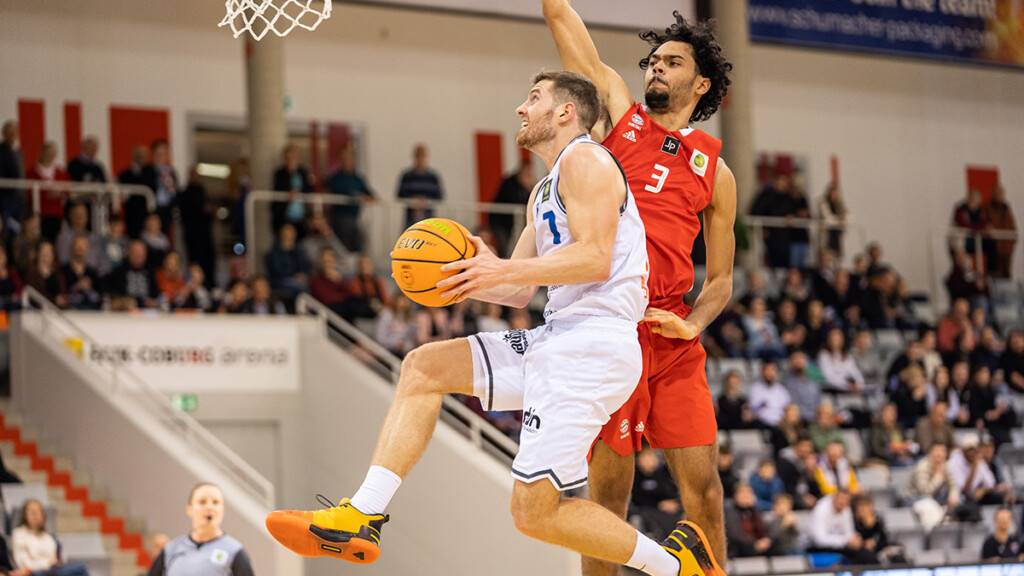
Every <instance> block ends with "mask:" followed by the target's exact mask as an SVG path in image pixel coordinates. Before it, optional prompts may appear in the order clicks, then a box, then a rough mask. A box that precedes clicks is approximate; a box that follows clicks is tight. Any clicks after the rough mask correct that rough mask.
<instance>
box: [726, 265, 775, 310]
mask: <svg viewBox="0 0 1024 576" xmlns="http://www.w3.org/2000/svg"><path fill="white" fill-rule="evenodd" d="M746 279H747V285H746V288H744V290H743V294H740V295H739V297H738V298H736V300H735V301H736V310H737V311H738V312H739V313H741V314H746V313H747V311H749V310H750V303H751V301H752V300H753V299H754V298H760V299H761V300H763V301H765V302H771V301H772V300H773V298H774V294H772V293H771V292H769V290H768V288H767V287H766V286H765V284H764V277H763V276H762V274H761V272H760V271H759V270H754V269H751V270H748V271H747V275H746Z"/></svg>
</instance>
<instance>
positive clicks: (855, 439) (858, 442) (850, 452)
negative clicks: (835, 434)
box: [843, 429, 866, 465]
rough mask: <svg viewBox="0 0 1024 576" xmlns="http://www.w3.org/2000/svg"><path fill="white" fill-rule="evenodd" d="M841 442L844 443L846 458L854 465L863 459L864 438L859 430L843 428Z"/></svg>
mask: <svg viewBox="0 0 1024 576" xmlns="http://www.w3.org/2000/svg"><path fill="white" fill-rule="evenodd" d="M843 443H844V444H846V458H847V459H849V460H850V462H852V463H853V464H854V465H857V464H860V463H861V462H863V461H864V456H865V455H866V454H865V451H864V439H863V438H862V437H861V435H860V430H850V429H844V430H843Z"/></svg>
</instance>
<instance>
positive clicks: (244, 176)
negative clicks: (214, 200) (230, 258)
mask: <svg viewBox="0 0 1024 576" xmlns="http://www.w3.org/2000/svg"><path fill="white" fill-rule="evenodd" d="M230 169H231V173H230V174H229V175H228V180H227V186H228V189H227V198H228V200H229V201H230V202H231V204H230V206H229V212H230V215H229V217H230V219H231V234H232V235H233V236H234V237H235V241H236V242H237V243H238V244H236V246H238V245H239V244H241V245H242V247H243V248H244V247H245V246H244V245H245V242H246V238H245V202H246V198H247V197H248V196H249V187H250V185H251V183H250V180H249V179H250V176H251V175H252V174H251V172H252V168H251V166H250V165H249V159H248V158H245V157H239V158H236V159H235V160H234V161H233V162H231V166H230Z"/></svg>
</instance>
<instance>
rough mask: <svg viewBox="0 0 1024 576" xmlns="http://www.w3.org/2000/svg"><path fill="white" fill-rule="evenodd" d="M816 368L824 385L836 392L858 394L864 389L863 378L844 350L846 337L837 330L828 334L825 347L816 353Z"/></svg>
mask: <svg viewBox="0 0 1024 576" xmlns="http://www.w3.org/2000/svg"><path fill="white" fill-rule="evenodd" d="M818 367H819V368H821V373H822V374H823V375H824V376H825V383H826V384H828V385H829V386H831V387H832V388H835V389H837V390H845V391H848V392H854V393H856V392H859V391H861V390H862V389H863V388H864V376H862V375H861V373H860V369H859V368H857V363H856V362H854V360H853V357H852V356H850V354H849V352H848V351H847V349H846V337H845V336H843V331H842V330H840V329H839V328H833V329H832V330H830V331H829V333H828V338H827V339H826V340H825V346H824V347H823V348H822V349H821V352H819V353H818Z"/></svg>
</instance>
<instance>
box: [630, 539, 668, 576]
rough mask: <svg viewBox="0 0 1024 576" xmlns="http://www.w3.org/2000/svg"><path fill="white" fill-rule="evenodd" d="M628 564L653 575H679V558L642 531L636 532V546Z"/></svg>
mask: <svg viewBox="0 0 1024 576" xmlns="http://www.w3.org/2000/svg"><path fill="white" fill-rule="evenodd" d="M626 566H629V567H630V568H635V569H637V570H639V571H641V572H646V573H647V574H651V575H652V576H679V560H677V559H676V557H675V556H673V555H672V554H670V553H669V551H668V550H665V549H664V548H662V547H661V545H660V544H658V543H657V542H655V541H654V540H651V539H650V538H648V537H647V536H644V535H643V534H641V533H640V532H637V533H636V548H635V549H634V550H633V557H632V558H630V559H629V562H626Z"/></svg>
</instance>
